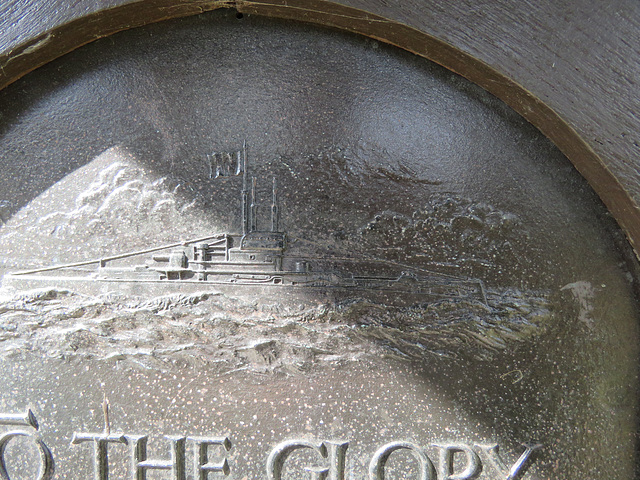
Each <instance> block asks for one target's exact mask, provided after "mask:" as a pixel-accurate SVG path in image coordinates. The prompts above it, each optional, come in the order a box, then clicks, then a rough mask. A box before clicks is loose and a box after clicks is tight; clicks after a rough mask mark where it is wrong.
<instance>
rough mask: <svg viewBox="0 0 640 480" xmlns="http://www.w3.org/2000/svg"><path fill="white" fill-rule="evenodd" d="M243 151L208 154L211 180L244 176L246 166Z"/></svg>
mask: <svg viewBox="0 0 640 480" xmlns="http://www.w3.org/2000/svg"><path fill="white" fill-rule="evenodd" d="M242 159H243V158H242V150H238V151H236V152H222V153H218V152H213V153H210V154H207V161H208V162H209V178H219V177H232V176H237V175H240V174H242V172H243V171H244V165H243V161H242Z"/></svg>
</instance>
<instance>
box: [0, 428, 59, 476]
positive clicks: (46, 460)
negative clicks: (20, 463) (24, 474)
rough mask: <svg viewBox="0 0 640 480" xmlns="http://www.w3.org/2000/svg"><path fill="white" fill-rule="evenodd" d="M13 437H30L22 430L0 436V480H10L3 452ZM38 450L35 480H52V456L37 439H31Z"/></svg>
mask: <svg viewBox="0 0 640 480" xmlns="http://www.w3.org/2000/svg"><path fill="white" fill-rule="evenodd" d="M14 437H32V438H33V435H32V434H31V433H29V432H25V431H22V430H15V431H11V432H6V433H3V434H2V435H1V436H0V478H1V479H2V480H10V479H9V474H8V473H7V465H6V462H5V459H4V452H5V450H6V448H7V445H8V444H9V441H10V440H11V439H12V438H14ZM33 440H34V441H35V442H36V445H38V449H39V450H40V471H39V472H38V478H37V480H51V479H52V478H53V472H54V465H53V455H52V454H51V450H49V447H47V445H46V444H45V443H44V442H43V441H42V440H41V439H39V438H33Z"/></svg>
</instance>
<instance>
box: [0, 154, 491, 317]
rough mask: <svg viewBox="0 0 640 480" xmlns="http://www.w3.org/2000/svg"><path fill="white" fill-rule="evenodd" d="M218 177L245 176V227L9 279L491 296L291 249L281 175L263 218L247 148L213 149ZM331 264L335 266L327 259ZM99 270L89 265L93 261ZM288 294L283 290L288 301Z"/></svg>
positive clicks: (338, 294) (336, 295)
mask: <svg viewBox="0 0 640 480" xmlns="http://www.w3.org/2000/svg"><path fill="white" fill-rule="evenodd" d="M208 161H209V171H210V176H211V177H212V178H218V177H223V176H239V177H241V190H240V205H241V212H240V215H241V225H242V231H241V232H220V233H213V234H212V235H210V236H206V237H200V238H195V239H187V240H183V241H180V242H176V243H173V244H168V245H160V246H155V247H151V248H148V249H143V250H138V251H133V252H122V253H118V254H116V255H112V256H108V257H103V258H96V259H91V260H87V261H81V262H74V263H68V264H59V265H52V266H45V267H42V268H36V269H31V270H24V271H17V272H12V273H9V274H7V275H5V277H4V280H3V285H5V286H13V287H18V288H29V287H30V288H35V287H38V286H43V285H45V284H56V285H62V286H65V287H70V288H74V289H80V290H84V291H88V292H92V291H96V290H97V285H99V284H107V285H111V286H112V287H113V288H118V289H121V290H124V291H135V292H144V286H149V287H150V288H149V291H150V292H151V291H154V290H155V291H162V290H165V291H167V292H169V291H172V290H178V289H179V291H181V292H184V291H187V290H185V289H189V288H190V289H191V291H197V290H200V289H202V288H203V287H206V286H211V287H215V288H220V289H224V290H225V292H228V293H230V294H232V295H240V296H242V295H251V296H256V297H258V296H259V295H277V294H278V291H282V290H285V291H286V292H287V294H288V295H293V296H294V297H295V296H298V297H304V296H305V295H309V294H310V292H312V293H311V294H312V295H313V294H318V295H320V296H321V297H323V298H326V300H327V301H332V302H336V301H341V300H345V299H348V298H352V297H354V296H355V297H364V298H367V299H370V300H371V301H374V302H375V303H379V304H383V305H403V306H408V305H413V304H426V303H429V302H433V301H438V300H441V299H447V298H448V299H467V300H472V301H477V302H480V303H482V304H485V305H486V304H487V295H486V291H485V287H484V284H483V282H482V281H481V280H479V279H468V278H463V277H457V276H454V275H448V274H444V273H436V272H430V271H428V270H424V269H420V268H415V267H411V266H409V265H403V264H399V263H394V262H385V261H382V260H377V259H369V260H366V261H365V260H364V259H355V258H354V259H349V261H344V260H345V259H338V260H336V261H332V260H334V259H332V258H331V257H327V258H324V259H322V262H316V263H314V262H313V261H312V260H311V259H309V258H306V257H305V256H300V255H291V254H289V252H288V249H287V243H288V235H287V232H285V231H283V229H282V228H281V224H280V214H281V210H280V205H279V200H278V188H277V179H276V177H273V178H272V189H271V190H272V191H271V199H270V205H269V210H270V215H269V218H268V220H267V221H264V220H265V219H262V218H260V212H261V210H262V209H261V205H260V204H259V199H258V195H257V194H256V187H257V179H256V177H255V176H251V175H250V171H249V170H250V165H249V160H248V156H247V150H246V148H244V147H243V149H242V150H241V151H238V152H234V153H233V154H229V153H227V154H213V155H211V156H209V157H208ZM134 258H135V259H140V258H142V259H144V263H137V264H135V265H133V266H127V267H118V266H112V265H113V264H114V263H115V262H117V261H120V260H125V259H134ZM320 263H322V264H324V265H327V264H332V265H333V268H326V267H323V266H320ZM90 266H93V267H95V269H94V270H87V268H88V267H90ZM285 299H286V296H284V297H283V301H285Z"/></svg>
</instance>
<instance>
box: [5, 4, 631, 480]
mask: <svg viewBox="0 0 640 480" xmlns="http://www.w3.org/2000/svg"><path fill="white" fill-rule="evenodd" d="M0 110H1V111H2V119H1V123H0V132H1V136H0V163H1V164H2V165H3V168H4V172H3V173H4V174H3V176H2V177H1V178H0V182H1V183H0V193H1V194H2V199H1V200H2V212H1V214H2V223H3V225H2V227H1V228H0V251H1V252H2V258H1V260H2V270H3V273H7V272H14V273H16V272H21V271H22V272H24V271H25V270H26V271H29V270H30V271H31V273H30V274H29V275H32V276H34V277H38V278H39V280H38V279H37V278H36V279H35V280H34V279H33V278H32V279H31V280H33V281H35V282H40V283H39V284H38V285H40V288H39V289H37V290H30V291H25V290H22V289H18V290H16V289H13V290H12V289H11V288H9V287H10V285H8V283H9V282H7V284H4V283H3V285H4V288H5V289H4V290H3V291H2V299H1V303H0V327H1V330H0V331H1V337H0V338H1V340H2V341H1V342H0V353H1V355H2V366H3V369H2V374H1V375H2V379H3V391H2V393H0V412H1V413H2V415H0V424H1V425H3V427H2V428H5V429H6V430H3V431H7V432H9V433H6V434H5V435H4V436H0V456H2V458H4V459H6V467H5V466H3V465H2V463H1V462H0V470H1V469H2V468H6V469H7V472H8V475H9V476H10V478H28V479H32V478H50V477H51V476H52V475H54V474H53V473H52V472H53V469H55V472H56V473H55V476H56V478H74V479H76V478H91V477H92V476H93V477H94V478H101V479H105V478H144V477H145V475H147V474H148V475H149V477H151V478H156V477H157V478H185V477H187V478H188V477H189V476H191V477H193V478H207V476H208V478H215V477H220V478H222V476H223V475H225V473H226V472H228V475H229V476H230V478H237V479H242V478H245V477H246V478H256V477H259V478H264V477H266V478H268V479H274V480H275V479H280V478H286V479H291V478H310V477H312V478H318V479H320V478H331V479H335V480H340V479H342V478H347V476H348V477H349V478H365V477H366V478H370V479H372V480H376V479H381V478H383V476H384V475H386V477H387V478H396V477H399V478H413V477H416V476H418V477H419V478H422V479H425V480H426V479H436V478H437V479H447V478H449V479H453V478H480V479H490V478H507V477H508V476H511V478H518V477H520V478H548V477H551V478H576V479H578V478H602V477H605V476H606V477H607V478H611V479H617V478H619V479H627V478H629V477H630V476H632V474H633V471H634V466H635V434H636V422H635V419H636V413H637V395H636V377H637V360H638V356H637V353H638V352H637V349H638V331H637V320H638V305H637V303H636V301H635V298H634V284H635V283H634V282H635V278H636V271H635V269H636V266H635V263H634V262H632V261H630V258H629V257H631V254H630V250H629V249H628V246H625V245H626V244H625V242H624V239H623V238H622V235H621V233H620V232H619V231H618V230H617V229H616V227H615V225H614V222H613V221H612V220H611V218H609V216H608V215H607V213H606V210H605V209H604V207H603V206H602V205H601V204H600V203H599V202H598V199H597V197H596V196H595V194H594V193H593V192H592V191H591V190H590V189H589V187H588V185H587V184H586V183H585V182H584V179H583V178H581V177H580V176H579V175H578V174H577V172H576V171H575V170H574V169H573V168H572V166H571V165H570V164H569V163H568V162H567V160H566V158H565V157H564V156H563V155H562V154H561V153H560V152H559V151H558V150H557V149H555V147H553V145H552V144H551V143H550V142H549V141H548V140H547V139H545V138H544V137H542V136H541V135H540V134H539V132H537V131H536V130H535V129H534V128H533V127H531V126H530V125H529V124H528V123H527V122H526V121H524V120H523V119H522V118H520V117H519V116H518V115H517V114H515V113H514V112H513V111H511V110H510V109H509V108H508V107H506V106H505V105H504V104H502V103H501V102H500V101H499V100H497V99H496V98H494V97H492V96H490V95H488V94H487V93H486V92H484V91H483V90H482V89H480V88H479V87H477V86H474V85H472V84H470V83H468V82H467V81H465V80H463V79H461V78H460V77H457V76H455V75H453V74H451V73H450V72H448V71H446V70H444V69H441V68H440V67H437V66H435V65H433V64H430V63H426V62H425V61H424V60H423V59H421V58H419V57H417V56H414V55H411V54H409V53H407V52H402V51H399V50H395V49H393V48H391V47H388V46H385V45H384V44H381V43H379V42H377V41H374V40H370V39H365V38H363V37H355V36H351V35H347V34H342V33H339V32H336V31H334V30H331V31H325V30H317V29H315V28H314V27H311V26H308V25H301V24H292V23H288V22H285V21H276V20H267V19H262V18H260V17H255V16H253V15H245V16H244V17H243V18H236V15H235V13H234V12H232V11H229V10H219V11H217V12H212V13H209V14H205V15H201V16H198V17H192V18H189V19H183V20H180V21H174V22H171V23H170V24H162V25H161V24H157V25H154V26H150V27H146V28H144V29H135V30H130V31H128V32H123V33H121V34H118V35H116V36H112V37H110V38H108V39H104V40H100V41H98V42H95V43H94V44H92V45H90V46H87V47H86V48H84V49H80V50H77V51H76V52H74V53H72V54H71V55H69V56H67V57H65V58H64V59H60V60H59V61H56V62H53V63H50V64H48V65H47V66H45V67H43V68H41V69H40V70H38V71H37V72H34V73H33V74H32V75H30V76H28V77H25V78H23V79H22V80H20V81H18V82H16V83H14V84H13V85H11V86H10V87H8V88H6V89H4V90H3V91H2V92H0ZM243 144H246V154H247V158H248V162H249V164H245V163H244V162H242V161H240V162H238V160H237V159H238V158H240V159H242V158H243V155H244V153H245V150H244V149H243V147H242V146H243ZM247 165H249V167H247ZM248 169H250V172H251V175H248V174H247V171H248ZM236 174H237V175H236ZM251 177H255V178H256V182H255V187H253V182H252V181H251ZM274 178H275V179H276V182H275V187H274V181H273V179H274ZM212 236H213V237H215V238H214V241H210V239H209V237H212ZM190 239H200V241H198V242H193V244H192V243H191V241H190ZM222 239H224V242H227V241H229V242H230V243H228V244H227V243H224V242H223V243H219V242H222ZM207 242H208V243H207ZM203 243H207V246H206V247H205V246H202V244H203ZM167 244H168V245H171V246H170V247H168V248H165V249H160V250H156V247H157V246H163V245H167ZM176 249H178V251H176ZM131 251H144V253H141V254H140V255H127V254H126V253H127V252H131ZM252 255H253V256H254V258H251V256H252ZM154 256H155V258H154ZM267 257H269V258H267ZM94 259H98V262H94V261H93V260H94ZM585 259H588V261H585ZM86 261H88V263H89V265H81V264H82V263H86ZM66 263H71V264H74V266H73V267H72V268H62V269H58V270H59V271H60V272H66V273H64V274H63V273H60V272H59V275H65V274H66V275H69V276H70V277H69V278H67V280H68V281H69V283H67V284H64V282H62V281H60V280H59V278H52V277H53V274H52V273H51V272H52V270H50V267H51V266H52V265H60V264H66ZM136 265H137V266H136ZM43 268H44V270H43ZM79 268H83V269H84V268H86V270H83V271H82V272H80V274H79V275H78V271H77V269H79ZM58 270H56V271H58ZM69 271H71V273H69ZM125 274H126V278H123V277H122V276H123V275H125ZM200 274H204V275H203V279H202V280H199V275H200ZM163 276H164V277H165V278H163ZM19 277H20V275H19V274H18V275H14V279H17V278H19ZM151 277H153V285H154V286H153V288H148V283H149V282H143V281H141V280H145V279H147V278H151ZM70 278H73V279H72V280H70ZM277 278H280V280H281V282H280V283H276V282H274V280H275V279H277ZM105 279H106V280H105ZM198 281H201V283H200V284H199V285H201V287H202V288H197V289H192V288H191V287H192V286H194V285H196V286H197V285H198V283H197V282H198ZM294 281H295V282H299V283H304V285H292V282H294ZM74 282H75V283H74ZM269 282H271V283H269ZM305 282H306V283H305ZM474 285H475V286H478V288H477V289H476V290H474V289H473V288H472V287H473V286H474ZM480 285H481V287H480ZM17 286H18V287H20V285H17ZM454 287H455V288H454ZM29 409H30V410H31V413H29ZM35 419H37V424H36V421H35ZM147 442H148V445H147ZM523 444H524V445H523ZM5 447H6V448H5ZM498 450H499V452H498ZM0 473H3V471H0ZM163 475H164V477H163Z"/></svg>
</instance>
